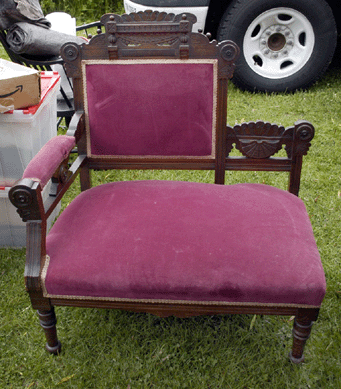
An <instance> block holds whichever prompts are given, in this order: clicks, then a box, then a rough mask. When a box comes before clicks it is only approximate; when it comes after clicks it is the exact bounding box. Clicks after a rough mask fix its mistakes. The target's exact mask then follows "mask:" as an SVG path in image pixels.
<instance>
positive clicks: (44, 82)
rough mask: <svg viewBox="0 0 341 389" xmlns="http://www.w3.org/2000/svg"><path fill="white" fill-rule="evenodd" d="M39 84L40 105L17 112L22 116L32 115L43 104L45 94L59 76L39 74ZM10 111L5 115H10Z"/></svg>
mask: <svg viewBox="0 0 341 389" xmlns="http://www.w3.org/2000/svg"><path fill="white" fill-rule="evenodd" d="M40 75H41V77H40V83H41V96H40V103H39V104H37V105H32V106H31V107H27V108H22V109H20V110H18V111H22V112H23V114H25V115H28V114H31V115H34V114H35V113H36V112H37V111H38V109H39V107H40V106H41V104H42V103H43V101H44V99H45V97H46V96H47V94H48V93H49V92H50V90H52V89H53V88H54V86H55V85H56V84H57V82H58V81H59V80H60V75H59V73H58V72H40ZM11 113H13V110H12V111H8V112H5V114H11Z"/></svg>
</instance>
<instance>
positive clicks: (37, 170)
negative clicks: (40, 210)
mask: <svg viewBox="0 0 341 389" xmlns="http://www.w3.org/2000/svg"><path fill="white" fill-rule="evenodd" d="M75 144H76V141H75V138H74V137H73V136H67V135H59V136H55V137H54V138H52V139H50V140H49V141H48V142H47V143H46V144H45V145H44V147H43V148H42V149H41V150H40V151H39V153H38V154H37V155H36V156H35V157H34V158H33V159H32V160H31V162H30V163H29V164H28V166H27V168H26V169H25V171H24V174H23V178H31V179H34V180H38V181H39V182H40V185H41V186H42V187H44V186H45V185H46V184H47V182H48V181H49V179H50V178H51V177H52V175H53V173H54V172H55V171H56V169H57V167H58V166H59V165H60V163H61V162H62V161H63V160H64V159H65V158H66V157H68V155H69V153H70V151H71V150H72V149H73V147H74V146H75Z"/></svg>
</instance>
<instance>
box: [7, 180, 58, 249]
mask: <svg viewBox="0 0 341 389" xmlns="http://www.w3.org/2000/svg"><path fill="white" fill-rule="evenodd" d="M50 187H51V182H49V183H48V184H47V185H46V186H45V188H44V190H43V193H42V196H43V200H44V201H45V200H46V199H47V197H48V196H49V192H50ZM10 189H11V188H10V187H0V247H15V248H21V247H25V246H26V223H24V222H23V221H22V220H21V218H20V216H19V215H18V213H17V209H16V207H15V206H14V205H13V204H12V203H11V202H10V200H9V198H8V192H9V190H10ZM59 211H60V203H59V204H58V205H57V207H56V208H55V209H54V211H53V212H52V214H51V215H50V217H49V218H48V220H47V231H48V230H49V229H50V228H51V225H52V223H53V221H54V220H55V218H56V217H57V216H58V214H59Z"/></svg>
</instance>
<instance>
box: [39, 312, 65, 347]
mask: <svg viewBox="0 0 341 389" xmlns="http://www.w3.org/2000/svg"><path fill="white" fill-rule="evenodd" d="M37 312H38V316H39V322H40V325H41V326H42V328H43V330H44V332H45V336H46V341H47V342H46V346H45V347H46V350H47V351H48V352H49V353H51V354H59V353H60V350H61V343H60V342H59V340H58V338H57V329H56V323H57V319H56V315H55V313H54V308H52V309H51V310H49V311H43V310H38V311H37Z"/></svg>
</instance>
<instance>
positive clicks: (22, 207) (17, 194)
mask: <svg viewBox="0 0 341 389" xmlns="http://www.w3.org/2000/svg"><path fill="white" fill-rule="evenodd" d="M9 199H10V201H11V203H12V204H13V205H14V206H15V207H16V208H17V212H18V214H19V216H20V217H21V219H22V220H23V221H24V222H26V221H28V220H42V218H43V215H44V206H43V201H42V197H41V186H40V183H39V182H38V181H34V180H31V179H29V178H24V179H22V180H20V181H18V182H17V184H16V185H14V186H13V187H12V188H11V189H10V191H9Z"/></svg>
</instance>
